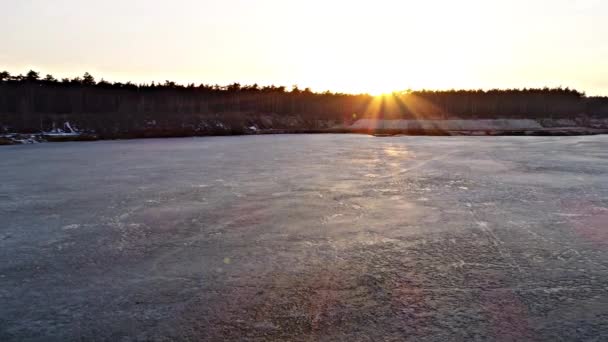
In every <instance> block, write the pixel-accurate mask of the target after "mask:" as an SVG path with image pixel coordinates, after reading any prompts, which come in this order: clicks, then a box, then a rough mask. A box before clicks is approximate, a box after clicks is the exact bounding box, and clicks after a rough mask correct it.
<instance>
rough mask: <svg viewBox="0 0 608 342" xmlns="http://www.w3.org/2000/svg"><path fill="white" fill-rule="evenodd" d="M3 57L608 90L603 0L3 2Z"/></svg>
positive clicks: (217, 74) (329, 82)
mask: <svg viewBox="0 0 608 342" xmlns="http://www.w3.org/2000/svg"><path fill="white" fill-rule="evenodd" d="M0 11H1V12H2V14H3V15H2V20H0V32H2V49H0V69H7V70H9V71H11V72H13V73H25V72H26V71H27V70H29V69H30V68H34V69H36V70H40V71H41V72H43V73H45V74H46V73H52V74H54V75H55V76H57V77H68V76H69V77H73V76H76V75H81V74H82V73H84V72H85V71H89V72H91V73H93V74H94V75H95V76H97V77H98V78H99V77H101V76H103V77H105V78H106V79H109V80H113V81H126V80H133V81H136V82H150V81H152V80H156V81H164V80H166V79H171V80H175V81H179V82H196V83H199V82H205V83H220V84H226V83H231V82H235V81H238V82H241V83H254V82H258V83H260V84H270V83H275V84H282V85H287V86H290V85H292V84H296V83H297V84H299V85H300V86H302V87H305V86H310V87H312V88H313V89H316V90H325V89H331V90H336V91H347V92H372V93H377V92H383V91H389V90H393V89H405V88H424V87H425V88H452V87H455V88H491V87H530V86H544V85H548V86H559V85H563V86H571V87H576V88H578V89H580V90H585V91H587V93H590V94H604V95H608V1H601V0H536V1H534V0H528V1H524V0H496V1H492V0H461V1H453V0H425V1H405V0H402V1H391V0H376V1H354V0H351V1H330V0H325V1H323V0H308V1H289V0H259V1H256V0H249V1H245V0H217V1H209V0H173V1H160V0H103V1H101V0H52V1H50V0H0Z"/></svg>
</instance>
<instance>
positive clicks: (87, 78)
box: [82, 72, 95, 86]
mask: <svg viewBox="0 0 608 342" xmlns="http://www.w3.org/2000/svg"><path fill="white" fill-rule="evenodd" d="M82 84H84V85H88V86H92V85H95V77H93V76H92V75H91V74H89V73H88V72H85V73H84V75H83V76H82Z"/></svg>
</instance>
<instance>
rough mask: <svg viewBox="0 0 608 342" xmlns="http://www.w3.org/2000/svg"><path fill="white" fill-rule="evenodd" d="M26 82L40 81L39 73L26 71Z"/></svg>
mask: <svg viewBox="0 0 608 342" xmlns="http://www.w3.org/2000/svg"><path fill="white" fill-rule="evenodd" d="M25 78H26V80H28V81H38V80H39V79H40V73H39V72H36V71H34V70H30V71H28V73H27V74H26V75H25Z"/></svg>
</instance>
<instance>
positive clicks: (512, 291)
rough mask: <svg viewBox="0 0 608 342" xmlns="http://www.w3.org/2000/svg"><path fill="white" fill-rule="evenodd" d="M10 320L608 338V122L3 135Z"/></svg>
mask: <svg viewBox="0 0 608 342" xmlns="http://www.w3.org/2000/svg"><path fill="white" fill-rule="evenodd" d="M0 175H1V182H0V340H2V341H24V340H25V341H28V340H29V341H67V340H85V341H88V340H112V341H116V340H127V341H128V340H170V339H173V340H222V339H229V340H247V339H249V340H295V341H298V340H306V341H316V340H327V341H336V340H349V341H360V340H370V341H371V340H411V341H463V340H467V341H468V340H486V341H494V340H510V341H516V340H517V341H520V340H544V341H556V340H567V341H573V340H589V341H596V340H597V341H600V340H603V341H605V340H608V136H592V137H392V138H375V137H369V136H363V135H277V136H247V137H215V138H187V139H165V140H156V139H151V140H132V141H104V142H90V143H57V144H38V145H28V146H9V147H2V148H0Z"/></svg>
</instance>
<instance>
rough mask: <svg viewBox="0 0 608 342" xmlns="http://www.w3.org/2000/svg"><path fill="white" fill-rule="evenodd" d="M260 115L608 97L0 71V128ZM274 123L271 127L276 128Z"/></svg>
mask: <svg viewBox="0 0 608 342" xmlns="http://www.w3.org/2000/svg"><path fill="white" fill-rule="evenodd" d="M260 115H272V116H274V117H280V118H281V117H282V118H287V117H295V116H297V117H298V118H299V120H300V122H299V124H305V125H306V126H307V127H308V128H318V127H319V122H320V121H332V122H339V123H350V122H352V121H353V120H354V119H356V118H360V117H383V118H407V119H412V118H419V119H453V118H458V119H494V118H531V119H544V118H552V119H574V118H578V117H591V118H608V98H606V97H587V96H585V94H584V93H581V92H579V91H577V90H573V89H569V88H543V89H508V90H488V91H484V90H448V91H432V90H420V91H404V92H396V93H393V94H391V95H387V96H383V97H373V96H370V95H367V94H343V93H332V92H329V91H327V92H323V93H317V92H312V91H311V90H310V89H308V88H306V89H303V90H302V89H299V88H298V87H297V86H294V87H292V89H289V90H287V89H286V88H285V87H284V86H258V85H257V84H253V85H241V84H239V83H234V84H231V85H228V86H219V85H207V84H201V85H194V84H189V85H179V84H176V83H175V82H171V81H166V82H164V83H162V84H156V83H154V82H153V83H151V84H140V85H136V84H133V83H131V82H127V83H120V82H114V83H110V82H107V81H105V80H103V79H101V80H100V81H96V79H95V78H94V77H93V76H92V75H90V74H89V73H85V74H84V75H83V76H82V77H76V78H72V79H68V78H64V79H61V80H58V79H56V78H55V77H53V76H52V75H46V76H45V77H42V76H41V75H40V74H39V73H38V72H35V71H29V72H28V73H27V74H26V75H18V76H12V75H11V74H10V73H9V72H6V71H4V72H0V125H1V126H3V127H4V129H5V130H20V131H39V130H45V129H49V128H50V127H51V126H53V125H54V123H55V122H56V121H58V120H59V121H60V120H70V121H73V122H75V123H77V124H79V125H80V127H85V128H87V129H93V130H97V131H108V130H114V131H120V130H123V131H124V130H137V129H142V128H145V127H144V126H146V125H148V126H149V125H150V122H152V123H153V124H154V125H156V126H157V127H158V126H161V127H170V128H180V129H186V130H197V129H201V127H200V122H201V120H202V118H209V117H213V118H216V119H218V120H222V121H224V122H235V120H236V121H238V123H239V125H240V126H243V125H248V124H252V123H254V124H255V123H257V124H258V125H260V124H262V125H263V121H260ZM282 122H283V123H282V124H281V125H283V126H285V125H287V124H286V122H287V121H282ZM281 125H278V126H277V124H276V123H275V124H274V126H277V127H275V128H282V127H280V126H281ZM292 125H293V124H292ZM234 126H236V125H234ZM267 126H272V124H267ZM0 128H1V127H0ZM267 128H270V127H267Z"/></svg>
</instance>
